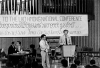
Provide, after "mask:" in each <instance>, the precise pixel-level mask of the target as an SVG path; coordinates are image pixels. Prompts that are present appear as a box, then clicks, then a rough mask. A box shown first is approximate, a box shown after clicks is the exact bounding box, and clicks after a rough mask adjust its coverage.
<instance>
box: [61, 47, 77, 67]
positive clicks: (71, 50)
mask: <svg viewBox="0 0 100 68" xmlns="http://www.w3.org/2000/svg"><path fill="white" fill-rule="evenodd" d="M62 48H63V57H65V58H67V60H68V66H69V58H70V57H74V54H75V48H76V46H75V45H64V46H63V47H62Z"/></svg>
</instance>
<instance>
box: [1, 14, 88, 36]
mask: <svg viewBox="0 0 100 68" xmlns="http://www.w3.org/2000/svg"><path fill="white" fill-rule="evenodd" d="M64 29H67V30H69V35H70V36H88V16H87V15H1V16H0V37H39V36H41V34H46V35H47V36H61V35H62V34H63V30H64Z"/></svg>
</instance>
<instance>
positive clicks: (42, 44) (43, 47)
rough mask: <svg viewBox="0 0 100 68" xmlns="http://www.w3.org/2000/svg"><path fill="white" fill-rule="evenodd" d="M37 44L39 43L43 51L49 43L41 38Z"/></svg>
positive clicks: (47, 47)
mask: <svg viewBox="0 0 100 68" xmlns="http://www.w3.org/2000/svg"><path fill="white" fill-rule="evenodd" d="M39 44H40V49H41V50H44V51H45V50H48V49H49V45H48V43H47V41H45V40H41V41H40V43H39Z"/></svg>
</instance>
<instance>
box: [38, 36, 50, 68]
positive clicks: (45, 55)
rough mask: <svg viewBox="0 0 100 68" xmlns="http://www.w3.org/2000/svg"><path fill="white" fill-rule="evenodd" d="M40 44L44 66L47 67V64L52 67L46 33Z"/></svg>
mask: <svg viewBox="0 0 100 68" xmlns="http://www.w3.org/2000/svg"><path fill="white" fill-rule="evenodd" d="M39 44H40V49H41V57H42V66H43V68H46V65H47V67H48V68H50V63H49V56H48V50H49V45H48V43H47V41H46V35H45V34H42V35H41V41H40V43H39ZM45 62H46V64H45Z"/></svg>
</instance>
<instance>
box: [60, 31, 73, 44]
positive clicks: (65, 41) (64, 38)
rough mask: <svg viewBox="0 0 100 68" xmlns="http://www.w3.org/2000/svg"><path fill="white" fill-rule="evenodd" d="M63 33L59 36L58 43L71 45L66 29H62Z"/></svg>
mask: <svg viewBox="0 0 100 68" xmlns="http://www.w3.org/2000/svg"><path fill="white" fill-rule="evenodd" d="M63 33H64V35H63V36H61V37H60V40H59V44H60V45H71V44H72V41H71V37H70V36H69V35H68V30H64V31H63Z"/></svg>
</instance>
